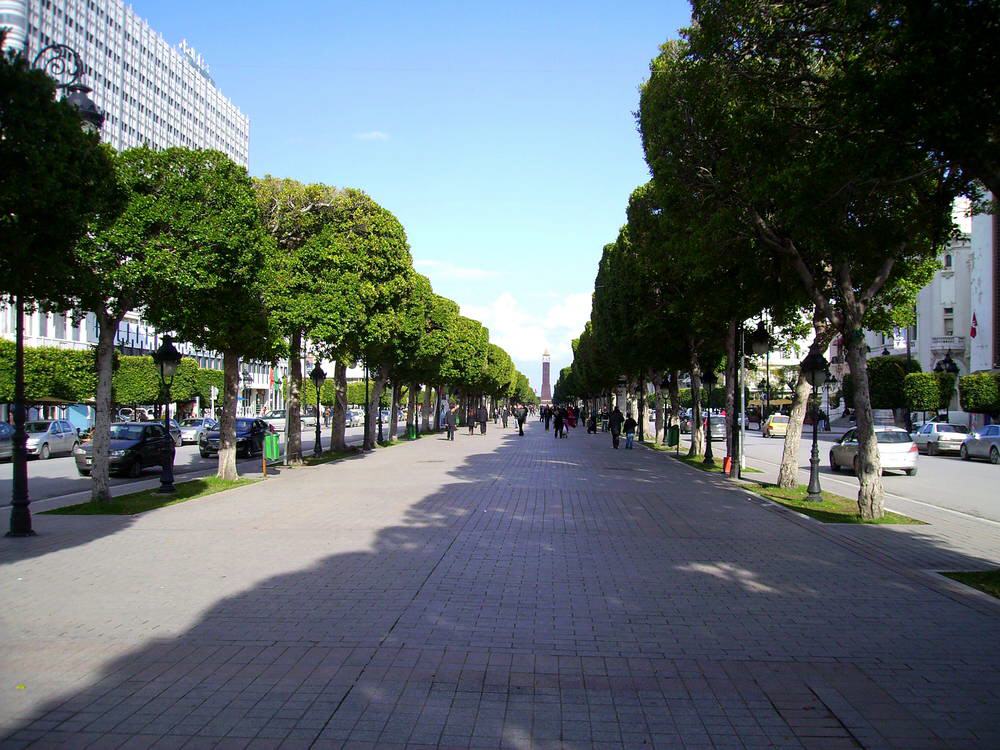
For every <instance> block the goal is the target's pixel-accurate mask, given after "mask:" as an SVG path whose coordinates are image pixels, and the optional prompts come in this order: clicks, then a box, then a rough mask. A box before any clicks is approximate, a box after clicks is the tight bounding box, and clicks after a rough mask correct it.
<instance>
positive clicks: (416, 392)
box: [406, 383, 420, 437]
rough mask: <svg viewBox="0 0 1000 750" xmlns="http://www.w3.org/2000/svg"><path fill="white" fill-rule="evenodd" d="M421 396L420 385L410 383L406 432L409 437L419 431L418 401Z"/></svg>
mask: <svg viewBox="0 0 1000 750" xmlns="http://www.w3.org/2000/svg"><path fill="white" fill-rule="evenodd" d="M419 396H420V384H419V383H410V394H409V398H407V399H406V432H407V437H409V435H410V434H412V432H411V430H412V431H414V432H415V431H416V429H417V399H418V398H419Z"/></svg>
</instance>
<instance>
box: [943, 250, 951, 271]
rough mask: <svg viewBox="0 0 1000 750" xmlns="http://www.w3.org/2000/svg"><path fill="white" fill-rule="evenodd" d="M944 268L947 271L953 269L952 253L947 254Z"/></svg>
mask: <svg viewBox="0 0 1000 750" xmlns="http://www.w3.org/2000/svg"><path fill="white" fill-rule="evenodd" d="M944 268H945V270H946V271H947V270H950V269H951V253H945V255H944Z"/></svg>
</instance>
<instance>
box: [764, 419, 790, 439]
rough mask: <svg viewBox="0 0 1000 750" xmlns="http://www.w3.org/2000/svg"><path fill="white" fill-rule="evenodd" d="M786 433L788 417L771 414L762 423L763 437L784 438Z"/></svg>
mask: <svg viewBox="0 0 1000 750" xmlns="http://www.w3.org/2000/svg"><path fill="white" fill-rule="evenodd" d="M786 432H788V417H787V416H785V415H784V414H772V415H771V416H769V417H768V418H767V421H766V422H764V437H766V438H770V437H784V436H785V433H786Z"/></svg>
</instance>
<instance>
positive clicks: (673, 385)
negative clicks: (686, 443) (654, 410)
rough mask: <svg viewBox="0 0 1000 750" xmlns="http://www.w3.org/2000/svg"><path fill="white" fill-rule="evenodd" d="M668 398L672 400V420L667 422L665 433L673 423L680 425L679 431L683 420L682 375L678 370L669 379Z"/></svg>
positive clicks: (664, 427)
mask: <svg viewBox="0 0 1000 750" xmlns="http://www.w3.org/2000/svg"><path fill="white" fill-rule="evenodd" d="M667 398H668V399H670V419H669V420H667V421H666V424H664V426H663V429H664V431H665V430H666V429H667V427H669V426H670V423H671V422H673V423H674V424H676V425H678V429H679V427H680V419H681V374H680V372H678V371H677V370H674V371H673V372H671V373H670V375H669V376H668V378H667Z"/></svg>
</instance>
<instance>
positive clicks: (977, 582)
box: [941, 568, 1000, 599]
mask: <svg viewBox="0 0 1000 750" xmlns="http://www.w3.org/2000/svg"><path fill="white" fill-rule="evenodd" d="M941 575H943V576H948V578H951V579H952V580H953V581H958V582H959V583H964V584H965V585H966V586H972V588H974V589H979V590H980V591H985V592H986V593H987V594H989V595H990V596H995V597H996V598H997V599H1000V568H997V569H996V570H980V571H971V572H969V571H961V572H951V573H942V574H941Z"/></svg>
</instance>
